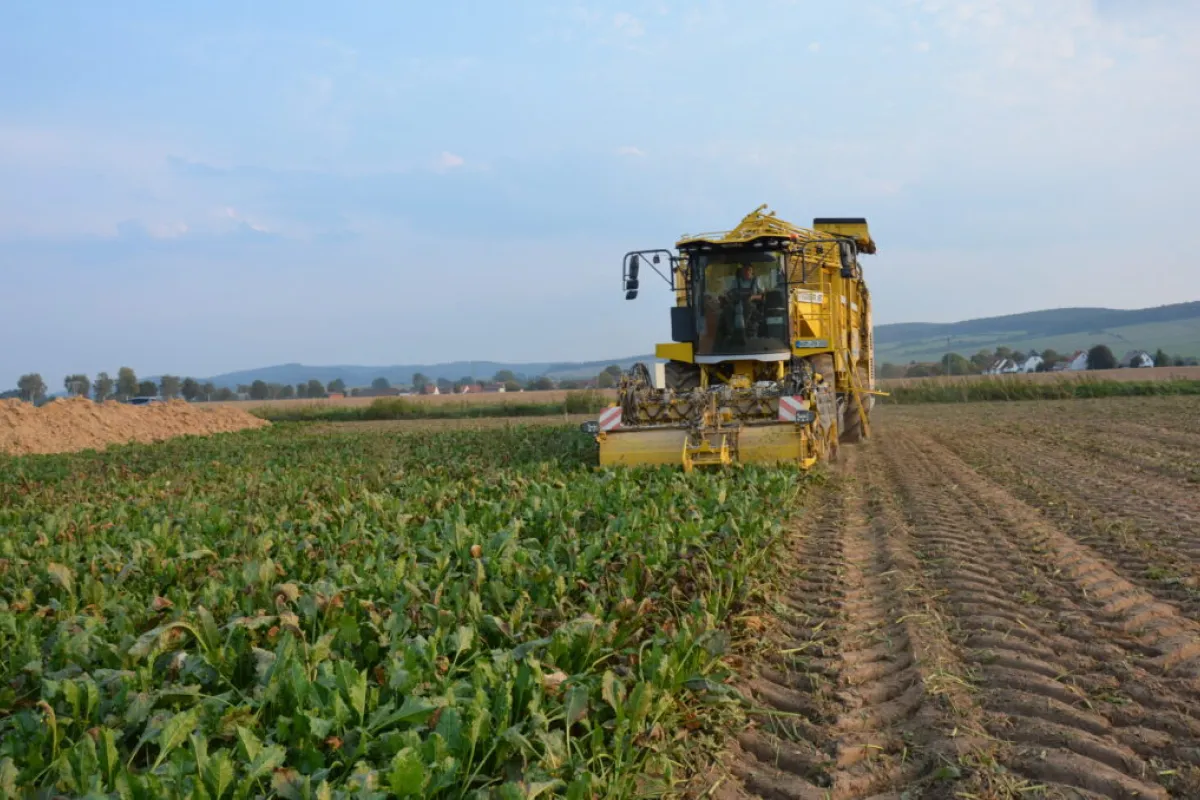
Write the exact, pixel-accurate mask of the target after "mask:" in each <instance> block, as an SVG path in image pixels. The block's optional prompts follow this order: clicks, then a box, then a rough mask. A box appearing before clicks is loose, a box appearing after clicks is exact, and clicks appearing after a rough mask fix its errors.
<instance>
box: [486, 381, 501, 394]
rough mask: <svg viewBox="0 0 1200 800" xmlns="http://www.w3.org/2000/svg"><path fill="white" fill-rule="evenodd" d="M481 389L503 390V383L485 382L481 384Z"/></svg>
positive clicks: (487, 390)
mask: <svg viewBox="0 0 1200 800" xmlns="http://www.w3.org/2000/svg"><path fill="white" fill-rule="evenodd" d="M483 391H485V392H503V391H505V389H504V384H503V383H485V384H484V385H483Z"/></svg>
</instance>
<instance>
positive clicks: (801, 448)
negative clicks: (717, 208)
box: [583, 205, 881, 471]
mask: <svg viewBox="0 0 1200 800" xmlns="http://www.w3.org/2000/svg"><path fill="white" fill-rule="evenodd" d="M766 209H767V207H766V206H765V205H764V206H760V207H759V208H758V209H756V210H754V211H753V212H751V213H750V214H748V215H747V216H746V217H745V218H744V219H743V220H742V221H741V223H740V224H739V225H738V226H737V227H736V228H734V229H733V230H732V231H727V232H722V233H708V234H700V235H695V236H685V237H683V238H682V239H681V240H679V241H678V242H677V243H676V246H675V249H676V252H672V251H670V250H640V251H635V252H631V253H627V254H626V255H625V258H624V262H623V270H622V272H623V274H622V282H623V288H624V291H625V298H626V299H627V300H633V299H634V298H636V297H637V295H638V291H639V286H640V284H639V280H640V278H639V274H640V272H641V269H642V267H643V266H644V265H648V266H650V267H651V268H652V269H653V270H654V272H656V273H657V274H658V275H659V277H661V278H662V279H663V280H665V281H666V283H667V284H668V285H669V286H670V288H671V290H672V291H673V292H674V294H675V305H674V307H672V308H671V338H672V339H673V340H674V341H672V342H670V343H665V344H659V345H658V346H657V348H656V352H655V355H656V357H657V359H658V362H656V363H655V364H654V365H652V366H653V373H652V371H651V368H650V367H647V366H646V365H645V364H635V365H634V366H633V368H632V369H631V370H630V371H629V372H628V373H627V374H625V375H624V376H623V377H622V378H621V382H620V385H619V387H618V400H617V402H616V403H615V404H614V405H612V406H611V407H609V408H607V409H605V410H603V411H602V412H601V413H600V416H599V419H598V420H596V421H593V422H588V423H585V424H584V426H583V429H584V430H585V431H586V432H588V433H591V434H593V435H595V437H596V439H597V441H598V442H599V445H600V463H601V465H616V464H625V465H637V464H676V465H682V466H683V467H684V469H685V470H689V471H690V470H691V469H692V468H693V467H696V466H710V465H711V466H720V465H728V464H733V463H752V462H775V463H778V462H793V463H798V464H800V465H801V466H803V467H805V468H807V467H811V466H813V465H814V464H816V463H818V462H820V461H825V460H833V459H835V458H836V456H837V448H838V444H839V442H856V441H859V440H860V439H862V438H863V437H866V436H869V435H870V430H871V427H870V412H871V407H872V405H873V398H874V396H875V395H876V394H881V393H880V392H877V391H876V390H875V357H874V346H873V342H872V338H871V303H870V296H869V295H868V292H867V286H866V283H865V282H864V280H863V273H862V267H861V265H860V263H859V255H860V254H863V253H874V252H875V242H874V241H872V239H871V236H870V233H869V231H868V230H867V222H866V220H865V219H860V218H826V219H820V218H819V219H815V220H814V221H813V226H812V228H811V229H810V228H800V227H797V226H795V225H792V224H790V223H788V222H785V221H783V220H781V219H779V218H778V217H776V216H775V214H774V213H773V212H771V211H767V210H766Z"/></svg>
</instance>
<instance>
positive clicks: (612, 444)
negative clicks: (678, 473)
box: [600, 428, 687, 467]
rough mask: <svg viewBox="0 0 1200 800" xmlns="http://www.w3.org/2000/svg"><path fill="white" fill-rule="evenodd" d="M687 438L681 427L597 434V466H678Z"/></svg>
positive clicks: (681, 459) (681, 461)
mask: <svg viewBox="0 0 1200 800" xmlns="http://www.w3.org/2000/svg"><path fill="white" fill-rule="evenodd" d="M686 441H687V431H686V430H684V429H682V428H664V429H660V430H654V429H650V430H631V431H610V432H608V433H606V434H604V435H603V436H601V437H600V466H602V467H603V466H611V465H617V464H621V465H627V466H637V465H639V464H651V465H654V464H673V465H675V466H681V465H682V463H683V444H684V442H686Z"/></svg>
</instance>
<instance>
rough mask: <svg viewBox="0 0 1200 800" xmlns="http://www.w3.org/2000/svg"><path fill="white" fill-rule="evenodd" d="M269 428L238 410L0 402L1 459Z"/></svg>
mask: <svg viewBox="0 0 1200 800" xmlns="http://www.w3.org/2000/svg"><path fill="white" fill-rule="evenodd" d="M269 424H270V423H268V422H267V421H266V420H262V419H259V418H258V417H255V416H252V415H250V414H248V413H246V412H245V411H243V410H241V409H237V408H218V407H211V406H197V405H191V404H189V403H186V402H184V401H182V400H177V401H173V402H170V403H160V404H155V405H147V406H131V405H127V404H124V403H117V402H107V403H93V402H92V401H91V400H88V399H86V398H82V397H76V398H71V399H67V400H56V401H54V402H53V403H48V404H47V405H44V406H41V407H35V406H32V405H30V404H28V403H22V402H21V401H19V400H0V453H7V454H10V455H28V454H31V453H65V452H72V451H78V450H90V449H96V450H102V449H104V448H105V447H107V446H108V445H110V444H123V443H128V442H155V441H159V440H162V439H169V438H172V437H175V436H185V435H195V436H205V435H208V434H213V433H227V432H232V431H240V430H243V429H245V428H261V427H263V426H265V425H269Z"/></svg>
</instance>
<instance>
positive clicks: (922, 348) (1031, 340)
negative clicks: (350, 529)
mask: <svg viewBox="0 0 1200 800" xmlns="http://www.w3.org/2000/svg"><path fill="white" fill-rule="evenodd" d="M875 342H876V347H877V357H878V360H879V363H884V362H889V361H890V362H892V363H894V364H907V363H909V362H910V361H936V360H938V359H940V358H941V357H942V356H943V355H945V354H946V353H949V352H956V353H960V354H962V355H964V356H970V355H972V354H974V353H976V352H978V351H980V350H994V349H996V348H997V347H1001V346H1005V347H1011V348H1013V349H1014V350H1030V349H1036V350H1039V351H1041V350H1045V349H1046V348H1053V349H1055V350H1058V351H1059V352H1060V353H1071V352H1074V351H1075V350H1083V349H1086V348H1089V347H1092V346H1093V345H1097V344H1107V345H1108V346H1109V347H1110V348H1112V350H1113V352H1114V353H1116V354H1117V356H1118V357H1120V356H1121V355H1122V354H1123V353H1125V352H1126V351H1128V350H1133V349H1143V350H1149V351H1150V352H1154V351H1155V350H1157V349H1158V348H1160V347H1161V348H1163V349H1164V350H1166V351H1167V352H1168V353H1169V354H1171V355H1173V356H1174V355H1180V356H1200V302H1192V303H1177V304H1175V305H1168V306H1159V307H1157V308H1142V309H1136V310H1121V309H1113V308H1056V309H1049V310H1046V311H1031V312H1028V313H1025V314H1009V315H1007V316H1003V317H987V318H983V319H970V320H964V321H962V322H947V323H937V322H902V323H896V324H892V325H880V326H878V327H876V329H875ZM655 360H656V359H655V357H654V356H653V355H639V356H627V357H624V358H614V359H609V360H604V361H583V362H563V361H540V362H528V363H512V362H501V361H453V362H449V363H441V364H398V365H392V366H376V367H372V366H362V365H335V366H308V365H305V364H278V365H276V366H271V367H260V368H258V369H247V370H241V371H239V372H227V373H225V374H223V375H214V376H213V377H211V378H208V379H207V380H210V381H212V382H213V383H214V384H216V385H217V386H228V387H229V388H231V389H234V388H237V386H239V385H249V384H251V383H253V382H254V381H256V380H263V381H266V382H267V383H281V384H292V385H295V384H297V383H306V382H308V381H309V380H311V379H313V378H316V379H317V380H319V381H321V382H322V383H324V384H328V383H329V382H330V381H332V380H335V379H337V378H341V379H342V380H343V381H345V382H346V385H347V386H368V385H370V383H371V381H373V380H375V379H376V378H380V377H383V378H387V379H388V381H389V382H391V383H392V384H393V385H397V386H399V385H405V384H409V383H411V382H412V377H413V375H414V374H415V373H417V372H420V373H422V374H424V375H426V376H427V377H429V378H432V379H434V380H437V379H438V378H445V379H447V380H452V381H454V380H458V379H459V378H464V377H468V376H469V377H472V378H480V379H486V378H490V377H492V376H493V375H495V374H496V373H497V372H499V371H500V370H505V369H507V370H511V371H512V372H513V373H515V374H516V375H517V376H519V377H522V378H525V379H528V378H535V377H538V376H541V375H547V376H549V377H551V378H555V379H563V378H585V377H593V376H595V375H596V374H597V373H599V372H600V371H601V370H603V369H604V368H605V367H607V366H608V365H610V364H617V365H618V366H620V367H621V368H622V369H628V368H629V367H630V366H631V365H633V364H634V363H635V362H637V361H644V362H647V363H650V362H653V361H655Z"/></svg>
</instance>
